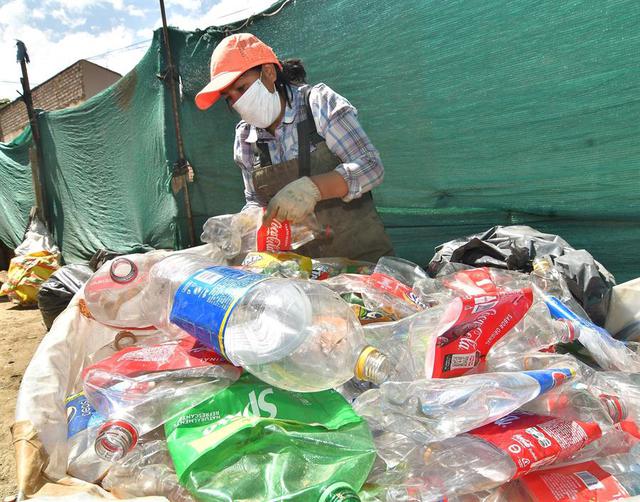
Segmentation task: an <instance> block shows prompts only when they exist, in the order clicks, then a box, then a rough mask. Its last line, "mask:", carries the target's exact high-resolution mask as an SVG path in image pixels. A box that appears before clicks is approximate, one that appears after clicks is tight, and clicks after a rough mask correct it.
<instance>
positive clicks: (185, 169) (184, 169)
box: [160, 0, 196, 246]
mask: <svg viewBox="0 0 640 502" xmlns="http://www.w3.org/2000/svg"><path fill="white" fill-rule="evenodd" d="M160 13H161V14H162V35H163V39H164V47H165V50H166V51H167V72H166V73H165V75H164V80H165V82H166V80H167V78H168V80H169V90H170V92H171V108H172V110H173V123H174V126H175V133H176V144H177V146H178V161H177V162H176V164H175V166H174V170H173V175H174V176H180V177H181V178H182V188H184V207H185V211H186V213H187V221H188V223H189V240H190V242H191V245H192V246H194V245H195V243H196V233H195V229H194V227H193V213H192V212H191V198H190V196H189V186H188V184H189V174H192V173H193V168H192V167H191V165H190V164H189V162H188V161H187V159H186V158H185V156H184V142H183V141H182V130H181V128H180V115H179V113H178V89H177V83H178V74H177V72H176V69H175V67H174V66H173V55H172V54H171V44H170V43H169V29H168V28H167V15H166V13H165V10H164V0H160Z"/></svg>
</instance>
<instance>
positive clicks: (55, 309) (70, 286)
mask: <svg viewBox="0 0 640 502" xmlns="http://www.w3.org/2000/svg"><path fill="white" fill-rule="evenodd" d="M91 274H93V270H91V267H89V266H88V265H80V264H79V265H65V266H64V267H61V268H59V269H58V270H56V271H55V272H54V273H53V274H51V277H49V278H48V279H47V280H46V281H45V282H44V283H43V284H42V286H41V287H40V291H38V308H39V309H40V313H41V314H42V320H43V321H44V324H45V326H46V327H47V329H49V328H51V325H52V324H53V321H54V320H55V318H56V317H58V315H60V313H61V312H62V311H63V310H64V309H66V308H67V305H69V302H70V301H71V298H73V295H75V294H76V293H77V292H78V291H79V290H80V288H81V287H82V286H83V285H84V283H85V282H87V281H88V280H89V277H91Z"/></svg>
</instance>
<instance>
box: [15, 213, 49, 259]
mask: <svg viewBox="0 0 640 502" xmlns="http://www.w3.org/2000/svg"><path fill="white" fill-rule="evenodd" d="M38 251H49V252H50V253H51V254H59V253H60V250H59V249H58V246H56V244H55V242H54V240H53V237H52V236H51V234H50V233H49V230H47V227H46V226H45V224H44V223H43V222H42V221H40V219H39V218H38V217H37V216H33V217H32V218H31V221H30V222H29V228H28V229H27V232H26V234H25V236H24V240H23V241H22V243H21V244H20V245H19V246H18V247H17V248H16V249H15V251H14V252H15V254H16V256H22V255H26V254H30V253H37V252H38Z"/></svg>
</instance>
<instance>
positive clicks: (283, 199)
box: [263, 176, 321, 223]
mask: <svg viewBox="0 0 640 502" xmlns="http://www.w3.org/2000/svg"><path fill="white" fill-rule="evenodd" d="M320 199H321V194H320V190H319V188H318V186H317V185H316V184H315V183H314V182H313V181H311V178H309V177H307V176H304V177H302V178H299V179H297V180H295V181H292V182H291V183H289V184H288V185H286V186H284V187H283V188H281V189H280V191H279V192H278V193H277V194H275V195H274V197H273V198H272V199H271V201H270V202H269V205H268V206H267V212H266V213H265V215H264V218H263V221H264V222H265V223H266V222H269V221H270V220H272V219H274V218H276V219H278V220H289V221H291V222H293V223H296V222H299V221H301V220H302V219H304V218H305V216H308V215H309V214H311V213H313V210H314V209H315V207H316V204H317V203H318V201H319V200H320Z"/></svg>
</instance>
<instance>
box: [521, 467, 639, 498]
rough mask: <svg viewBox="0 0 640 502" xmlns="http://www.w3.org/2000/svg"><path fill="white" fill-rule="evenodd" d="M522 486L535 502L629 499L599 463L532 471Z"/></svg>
mask: <svg viewBox="0 0 640 502" xmlns="http://www.w3.org/2000/svg"><path fill="white" fill-rule="evenodd" d="M520 483H521V485H522V486H523V488H524V489H525V490H526V492H527V493H528V494H529V495H530V496H531V497H532V499H533V500H545V501H549V502H570V501H571V502H591V501H594V500H618V499H621V498H625V497H628V496H629V493H628V492H627V490H625V489H624V487H623V486H622V485H621V484H620V482H619V481H618V480H617V479H616V478H615V476H613V475H612V474H610V473H608V472H607V471H605V470H604V469H603V468H602V467H600V466H599V465H598V464H597V463H596V462H583V463H580V464H573V465H568V466H566V467H557V468H555V469H547V470H544V471H540V472H532V473H531V474H528V475H526V476H525V477H524V478H522V480H521V481H520Z"/></svg>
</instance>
